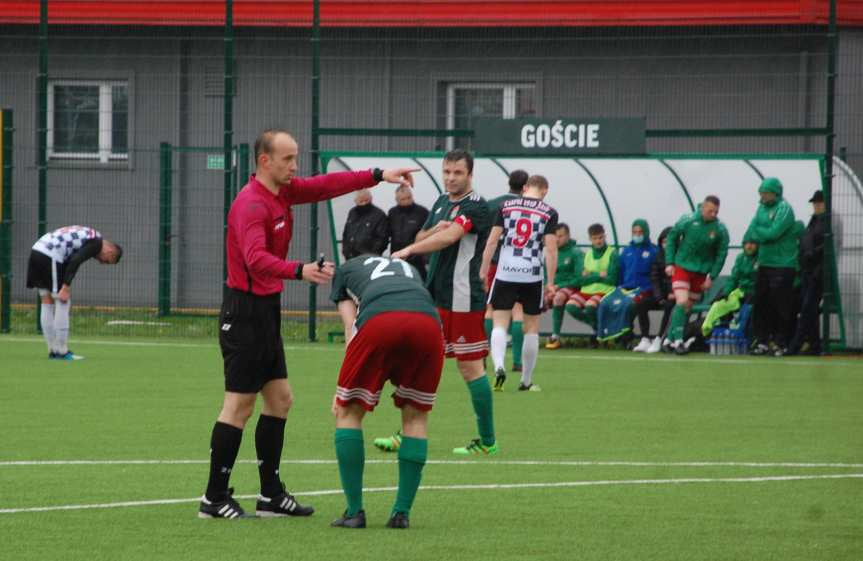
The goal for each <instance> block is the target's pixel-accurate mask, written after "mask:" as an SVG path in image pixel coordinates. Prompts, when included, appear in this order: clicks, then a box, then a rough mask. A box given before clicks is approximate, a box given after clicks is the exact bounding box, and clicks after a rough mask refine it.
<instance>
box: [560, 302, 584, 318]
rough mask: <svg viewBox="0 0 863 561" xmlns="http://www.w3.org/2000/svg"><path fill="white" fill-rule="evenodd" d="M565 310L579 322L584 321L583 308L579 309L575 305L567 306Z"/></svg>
mask: <svg viewBox="0 0 863 561" xmlns="http://www.w3.org/2000/svg"><path fill="white" fill-rule="evenodd" d="M565 309H566V313H568V314H569V315H571V316H572V317H574V318H575V319H577V320H578V321H584V312H582V310H581V308H579V307H578V306H576V305H575V304H567V305H566V308H565ZM561 321H563V320H561Z"/></svg>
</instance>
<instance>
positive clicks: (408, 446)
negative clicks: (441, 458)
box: [393, 436, 429, 515]
mask: <svg viewBox="0 0 863 561" xmlns="http://www.w3.org/2000/svg"><path fill="white" fill-rule="evenodd" d="M428 447H429V445H428V440H427V439H425V438H413V437H411V436H402V444H401V446H400V447H399V489H398V492H397V493H396V502H395V505H393V514H395V513H396V512H404V513H405V514H408V515H409V514H410V511H411V507H412V506H413V504H414V498H416V495H417V489H419V486H420V480H421V479H422V473H423V466H425V464H426V458H427V457H428Z"/></svg>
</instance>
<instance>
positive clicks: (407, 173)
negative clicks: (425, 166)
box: [383, 168, 420, 187]
mask: <svg viewBox="0 0 863 561" xmlns="http://www.w3.org/2000/svg"><path fill="white" fill-rule="evenodd" d="M417 171H420V168H397V169H385V170H384V174H383V177H384V181H386V182H387V183H398V184H399V185H404V186H405V187H413V186H414V177H413V175H411V174H412V173H414V172H417Z"/></svg>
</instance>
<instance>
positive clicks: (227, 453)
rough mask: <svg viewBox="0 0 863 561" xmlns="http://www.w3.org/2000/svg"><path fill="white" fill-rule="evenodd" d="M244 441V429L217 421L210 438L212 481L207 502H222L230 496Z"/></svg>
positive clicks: (209, 484)
mask: <svg viewBox="0 0 863 561" xmlns="http://www.w3.org/2000/svg"><path fill="white" fill-rule="evenodd" d="M242 439H243V429H238V428H237V427H234V426H231V425H229V424H226V423H220V422H218V421H216V424H215V425H213V435H212V437H211V438H210V479H209V481H208V482H207V493H206V496H207V500H209V501H220V500H223V499H224V498H225V496H226V495H227V494H228V480H229V479H230V478H231V470H233V469H234V462H235V461H236V459H237V453H238V452H239V451H240V441H242Z"/></svg>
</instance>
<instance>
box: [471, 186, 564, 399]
mask: <svg viewBox="0 0 863 561" xmlns="http://www.w3.org/2000/svg"><path fill="white" fill-rule="evenodd" d="M547 193H548V180H547V179H546V178H545V177H543V176H541V175H532V176H530V177H529V178H528V180H527V183H525V185H524V191H523V194H522V196H521V197H520V198H517V199H510V200H508V201H505V202H504V203H503V205H502V206H501V207H500V211H499V212H498V213H497V217H496V218H495V222H494V226H493V227H492V229H491V233H490V234H489V237H488V242H487V243H486V246H485V251H484V252H483V256H482V257H483V259H482V269H481V270H480V275H481V276H482V278H486V275H485V273H486V272H487V271H488V268H489V266H490V264H491V260H492V256H493V255H494V252H495V248H497V245H498V241H499V240H500V239H501V238H503V243H502V244H501V248H500V258H499V260H498V264H497V273H496V274H495V277H494V281H492V285H491V287H489V297H488V302H489V304H491V307H492V310H493V312H492V321H493V323H494V328H493V329H492V331H491V359H492V362H493V363H494V370H495V375H496V376H495V383H494V389H495V390H496V391H502V390H503V384H504V382H505V381H506V370H505V369H504V356H505V355H506V329H507V326H508V325H509V320H510V316H511V315H512V308H513V306H514V305H515V304H516V302H519V303H521V305H522V307H523V308H524V342H523V343H522V372H521V384H520V385H519V387H518V389H519V390H520V391H528V390H529V391H539V386H537V385H534V384H533V383H532V376H533V369H534V367H535V366H536V357H537V354H538V353H539V316H540V313H541V312H542V305H543V301H544V299H545V298H544V291H543V265H545V268H546V270H547V272H548V278H549V279H554V275H555V273H556V272H557V241H556V240H557V238H556V236H555V233H554V230H555V228H557V222H558V214H557V211H556V210H555V209H554V208H552V207H551V206H550V205H547V204H546V203H544V202H543V199H544V198H545V196H546V194H547ZM547 290H549V291H551V292H552V294H553V293H554V290H555V287H554V285H553V284H551V285H549V286H548V288H547Z"/></svg>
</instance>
